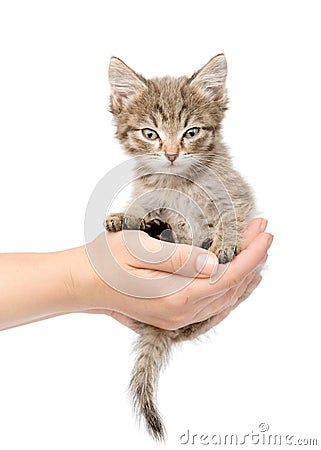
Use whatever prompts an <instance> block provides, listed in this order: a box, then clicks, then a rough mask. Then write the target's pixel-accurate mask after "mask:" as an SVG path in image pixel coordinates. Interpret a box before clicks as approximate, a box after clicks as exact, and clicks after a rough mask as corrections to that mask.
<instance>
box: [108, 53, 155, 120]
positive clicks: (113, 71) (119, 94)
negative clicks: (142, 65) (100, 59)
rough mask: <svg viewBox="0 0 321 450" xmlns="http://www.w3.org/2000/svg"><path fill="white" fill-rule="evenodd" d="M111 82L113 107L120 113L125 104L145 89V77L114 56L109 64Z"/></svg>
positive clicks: (114, 111) (115, 111) (113, 110)
mask: <svg viewBox="0 0 321 450" xmlns="http://www.w3.org/2000/svg"><path fill="white" fill-rule="evenodd" d="M109 82H110V86H111V109H112V112H113V113H116V114H118V113H119V112H120V111H121V109H122V108H123V106H125V105H127V104H128V103H130V101H131V100H132V99H133V98H134V97H135V96H136V95H137V93H138V91H140V90H142V89H145V88H146V84H145V82H144V78H143V77H141V76H140V75H138V74H137V73H135V72H134V71H133V70H132V69H131V68H130V67H128V66H127V65H126V64H125V63H124V62H123V61H122V60H121V59H119V58H116V57H114V56H113V57H112V58H111V60H110V64H109Z"/></svg>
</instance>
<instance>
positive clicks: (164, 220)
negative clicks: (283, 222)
mask: <svg viewBox="0 0 321 450" xmlns="http://www.w3.org/2000/svg"><path fill="white" fill-rule="evenodd" d="M226 74H227V66H226V60H225V57H224V55H223V54H219V55H217V56H215V57H214V58H212V59H211V60H210V61H209V62H208V63H207V64H206V65H205V66H204V67H203V68H201V69H200V70H199V71H198V72H196V73H195V74H194V75H193V76H192V77H190V78H188V77H180V78H172V77H168V76H166V77H163V78H154V79H145V78H144V77H142V76H141V75H139V74H137V73H135V72H134V71H133V70H132V69H130V68H129V67H128V66H127V65H126V64H125V63H124V62H123V61H121V60H120V59H118V58H115V57H113V58H112V59H111V62H110V67H109V80H110V84H111V112H112V114H113V116H114V121H115V124H116V127H117V132H116V136H117V138H118V139H119V141H120V142H121V144H122V145H123V147H124V149H125V150H126V151H127V153H128V154H129V155H132V156H138V155H139V158H138V161H137V164H136V179H135V181H134V182H133V194H132V199H133V201H132V203H131V205H130V207H129V208H128V209H127V211H126V212H125V213H119V214H112V215H110V216H108V217H107V218H106V223H105V224H106V229H107V230H108V231H119V230H121V229H140V230H144V231H146V232H148V233H149V234H150V235H151V236H153V237H156V238H158V239H164V240H167V241H172V242H179V243H187V244H193V245H196V246H200V247H203V248H207V249H209V250H210V251H212V252H214V253H215V254H216V255H217V256H218V258H219V261H220V263H223V264H224V263H227V262H229V261H231V260H232V258H233V257H234V255H235V254H237V252H238V251H239V250H240V248H242V237H243V232H244V228H245V226H246V224H247V222H248V220H249V217H250V215H251V213H252V211H253V208H254V201H253V196H252V193H251V190H250V188H249V186H248V185H247V183H246V182H245V181H244V180H243V179H242V178H241V176H240V175H239V173H238V172H236V171H235V170H234V168H233V167H232V163H231V158H230V156H229V154H228V151H227V148H226V147H225V145H224V144H223V142H222V135H221V123H222V119H223V117H224V112H225V110H226V109H227V96H226V89H225V80H226ZM210 320H211V319H208V320H206V321H204V322H199V323H195V324H192V325H188V326H185V327H183V328H180V329H178V330H176V331H166V330H161V329H159V328H156V327H153V326H150V325H146V324H143V323H139V322H137V323H136V324H137V330H138V331H139V337H138V340H137V342H136V346H135V350H136V352H137V358H136V362H135V366H134V368H133V371H132V376H131V381H130V386H129V389H130V394H131V397H132V400H133V405H134V409H135V412H136V414H137V415H138V416H142V417H143V418H144V419H145V423H146V426H147V429H148V431H149V432H150V434H151V435H152V436H153V437H154V439H156V440H164V438H165V428H164V425H163V423H162V420H161V417H160V414H159V412H158V409H157V406H156V399H155V397H156V393H155V390H156V386H157V382H158V378H159V373H160V370H161V369H162V367H163V366H164V365H165V363H166V361H167V360H168V357H169V354H170V348H171V346H172V345H173V344H174V343H178V342H181V341H184V340H188V339H194V338H196V337H198V336H199V335H200V334H202V333H205V332H206V331H208V329H209V328H210V323H211V322H210Z"/></svg>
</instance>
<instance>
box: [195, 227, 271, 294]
mask: <svg viewBox="0 0 321 450" xmlns="http://www.w3.org/2000/svg"><path fill="white" fill-rule="evenodd" d="M272 240H273V236H272V235H271V234H269V233H260V234H259V235H258V236H257V237H256V238H255V239H254V240H253V241H252V242H251V243H250V244H249V245H248V247H247V248H245V249H244V250H242V251H241V253H239V254H238V255H237V256H236V257H235V258H234V259H233V261H232V262H231V263H229V264H219V267H218V269H217V272H216V274H215V276H214V277H213V278H212V279H211V282H210V283H209V282H208V279H201V278H198V279H195V280H193V281H192V283H191V284H190V286H189V301H191V302H193V301H195V300H196V301H197V300H198V299H203V298H205V297H209V296H211V295H216V294H217V293H218V292H222V291H226V290H228V289H231V288H233V287H236V286H238V285H239V284H240V283H241V282H242V280H243V279H244V278H245V277H246V276H247V275H248V274H249V273H250V272H252V271H254V270H255V268H256V267H257V266H258V265H259V264H260V262H261V261H262V260H263V258H264V257H265V255H266V252H267V250H268V249H269V247H270V245H271V243H272Z"/></svg>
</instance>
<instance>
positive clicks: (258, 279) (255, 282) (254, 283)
mask: <svg viewBox="0 0 321 450" xmlns="http://www.w3.org/2000/svg"><path fill="white" fill-rule="evenodd" d="M261 280H262V276H261V275H259V274H255V276H254V278H253V280H252V281H251V283H249V285H248V287H247V289H246V290H245V292H244V294H243V295H241V296H240V297H239V299H238V301H237V302H236V303H235V305H234V307H233V309H235V308H237V307H238V306H239V305H240V304H241V303H243V302H244V300H246V299H247V298H248V297H249V296H250V295H251V294H252V292H253V291H254V290H255V289H256V288H257V287H258V285H259V284H260V283H261Z"/></svg>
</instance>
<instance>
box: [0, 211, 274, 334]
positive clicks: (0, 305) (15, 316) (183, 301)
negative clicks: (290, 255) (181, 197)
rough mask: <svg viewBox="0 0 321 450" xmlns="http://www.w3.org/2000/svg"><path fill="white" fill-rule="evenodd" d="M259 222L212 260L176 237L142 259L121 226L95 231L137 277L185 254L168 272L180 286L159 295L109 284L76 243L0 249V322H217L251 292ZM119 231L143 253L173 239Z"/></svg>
mask: <svg viewBox="0 0 321 450" xmlns="http://www.w3.org/2000/svg"><path fill="white" fill-rule="evenodd" d="M266 224H267V222H266V220H265V219H254V220H253V221H252V222H251V223H250V224H249V226H248V229H247V233H246V240H245V246H244V249H243V250H242V252H241V253H240V254H239V255H238V256H237V257H235V259H234V260H233V261H232V262H231V263H230V264H229V265H228V266H226V265H218V263H217V258H216V257H215V255H213V254H212V253H209V252H207V251H205V250H203V249H198V248H196V247H195V248H193V253H192V256H191V247H190V246H187V245H183V244H181V245H177V246H176V247H175V251H174V252H173V254H172V256H171V257H170V258H168V259H167V260H165V261H163V262H162V263H160V264H157V265H155V264H154V263H152V262H149V263H148V262H144V261H142V260H141V259H139V258H136V257H135V256H134V255H133V254H131V253H130V252H129V251H128V248H127V247H126V245H125V244H124V239H123V235H122V233H121V232H118V233H102V234H101V235H100V236H99V237H98V238H97V239H96V240H95V241H94V242H93V243H92V245H94V246H96V247H97V248H100V246H101V245H102V244H101V243H102V242H104V241H106V239H107V241H108V244H109V248H110V249H111V251H112V253H113V254H114V255H115V254H116V255H117V263H118V265H119V266H120V267H121V268H122V269H123V270H124V271H125V272H126V273H128V274H130V275H134V277H137V279H139V281H140V282H141V283H144V279H145V280H151V279H152V280H154V279H156V280H157V279H159V278H161V277H163V276H164V275H166V274H171V273H175V272H177V270H179V269H180V268H181V267H182V266H184V263H186V262H187V263H186V264H185V266H184V268H183V269H181V270H180V271H179V274H175V275H174V277H173V280H176V279H177V278H176V277H184V281H185V279H186V286H185V287H184V288H182V289H180V290H179V291H177V292H173V293H172V294H167V295H165V296H163V297H154V298H147V297H146V296H143V295H141V296H137V295H136V296H133V295H130V290H131V286H130V285H128V283H127V285H126V292H127V294H124V293H121V292H119V291H117V290H115V289H114V288H113V287H111V286H110V285H109V284H108V283H106V282H105V281H103V280H102V279H101V278H100V277H99V276H98V275H97V273H96V271H95V269H94V268H93V266H92V264H91V263H90V261H89V258H88V255H87V249H86V246H84V245H83V246H80V247H77V248H73V249H68V250H64V251H60V252H53V253H13V254H0V273H1V279H0V330H4V329H7V328H12V327H15V326H19V325H24V324H27V323H30V322H34V321H37V320H43V319H47V318H50V317H54V316H57V315H62V314H70V313H100V314H101V313H102V314H107V315H109V316H111V317H113V318H114V319H116V320H118V321H119V322H121V323H122V324H124V325H126V326H129V327H132V328H134V326H133V323H134V322H133V319H134V320H138V321H140V322H144V323H148V324H151V325H154V326H156V327H159V328H163V329H167V330H174V329H177V328H180V327H182V326H185V325H188V324H190V323H195V322H199V321H202V320H205V319H207V318H209V317H212V323H213V326H214V325H217V324H218V323H220V322H221V321H222V320H223V319H224V318H225V317H227V316H228V314H229V313H230V312H231V311H232V310H233V309H234V308H235V307H236V306H238V304H239V303H240V297H241V296H242V294H243V293H244V292H245V290H246V291H247V293H251V292H252V291H253V290H254V289H255V288H256V287H257V285H258V284H259V282H260V281H261V276H260V275H258V274H256V273H255V269H256V268H257V266H258V265H260V264H261V263H262V262H264V261H265V259H266V258H267V251H268V249H269V247H270V245H271V243H272V240H273V236H272V235H271V234H269V233H266V232H265V228H266ZM125 233H129V234H127V236H128V238H129V239H131V237H132V236H134V237H137V233H139V237H140V239H141V241H142V242H143V245H144V248H145V251H146V250H147V252H150V253H151V254H153V253H154V252H155V251H156V250H157V249H158V246H161V245H165V246H173V245H174V244H170V243H161V242H160V241H157V240H155V239H152V238H150V237H149V236H148V235H147V234H146V233H143V232H140V231H128V232H125ZM130 233H132V234H130ZM133 233H135V234H136V236H135V235H134V234H133ZM200 254H204V255H205V256H207V261H206V263H205V265H204V266H203V268H202V271H201V272H200V271H199V270H197V266H196V258H197V256H199V255H200ZM107 269H108V270H111V268H110V267H108V268H107ZM223 270H224V274H223V275H222V276H221V277H220V278H219V280H218V281H216V282H214V283H213V282H211V274H212V275H213V273H215V274H216V275H214V277H215V276H217V275H218V274H220V273H221V272H223ZM181 279H182V278H181ZM181 279H180V280H181ZM125 282H126V280H124V283H125Z"/></svg>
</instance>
